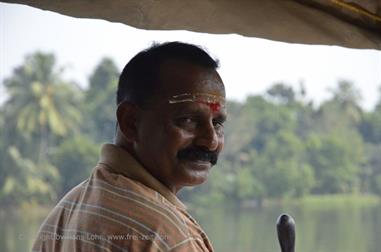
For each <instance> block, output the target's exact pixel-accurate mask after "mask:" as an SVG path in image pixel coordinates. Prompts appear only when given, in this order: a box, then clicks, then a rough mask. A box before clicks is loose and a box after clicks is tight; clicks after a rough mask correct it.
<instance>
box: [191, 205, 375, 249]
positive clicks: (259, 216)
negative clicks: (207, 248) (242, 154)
mask: <svg viewBox="0 0 381 252" xmlns="http://www.w3.org/2000/svg"><path fill="white" fill-rule="evenodd" d="M283 212H287V213H289V214H290V215H292V216H293V217H294V218H295V220H296V251H302V252H341V251H342V252H344V251H345V252H379V251H381V239H380V237H381V205H378V206H372V207H356V206H347V205H343V206H335V207H330V208H329V209H327V208H325V209H323V208H318V209H316V208H315V209H314V208H308V207H286V208H279V207H269V208H265V209H261V210H259V209H254V210H250V209H245V210H239V209H229V210H228V209H223V208H217V209H210V210H208V211H207V212H206V211H205V212H204V211H202V212H201V211H199V212H198V211H196V212H193V213H192V214H193V215H194V216H195V217H196V218H197V219H198V221H199V223H201V224H202V226H203V228H204V229H205V230H206V232H207V234H208V236H209V238H210V239H211V240H212V242H213V244H214V247H215V250H216V251H219V252H228V251H229V252H231V251H240V252H246V251H247V252H253V251H256V252H275V251H280V249H279V246H278V241H277V236H276V229H275V222H276V219H277V217H278V216H279V215H280V214H281V213H283ZM210 213H213V214H210Z"/></svg>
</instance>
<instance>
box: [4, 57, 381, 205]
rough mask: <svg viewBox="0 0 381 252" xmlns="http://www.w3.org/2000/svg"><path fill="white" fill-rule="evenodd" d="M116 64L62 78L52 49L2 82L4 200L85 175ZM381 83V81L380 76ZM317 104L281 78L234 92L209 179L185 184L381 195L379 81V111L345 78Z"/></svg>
mask: <svg viewBox="0 0 381 252" xmlns="http://www.w3.org/2000/svg"><path fill="white" fill-rule="evenodd" d="M118 73H119V70H118V69H117V67H116V66H115V64H114V63H113V61H112V60H111V59H103V60H102V61H101V62H100V63H99V64H98V65H97V66H96V68H95V70H94V72H93V74H92V75H91V76H90V78H89V85H88V88H87V89H85V90H82V89H80V88H79V87H78V86H76V85H75V83H70V82H67V81H64V80H63V79H62V70H59V69H58V68H57V66H56V61H55V57H54V55H52V54H45V53H41V52H37V53H34V54H32V55H29V56H27V57H26V58H25V62H24V63H23V65H21V66H19V67H17V68H16V69H15V70H14V72H13V74H12V76H10V77H9V78H8V79H6V80H5V81H4V83H3V85H4V87H5V90H6V93H7V99H6V101H5V102H4V103H3V104H2V105H1V108H0V136H1V139H2V140H1V142H0V159H1V166H0V205H1V207H6V206H7V207H12V206H17V205H20V204H23V203H38V204H49V203H52V202H54V201H55V200H57V199H58V198H59V197H61V196H62V195H63V194H64V193H65V192H67V191H68V190H70V188H72V187H73V186H75V185H76V184H78V183H79V182H80V181H82V180H83V179H85V178H86V177H87V176H88V175H89V174H90V172H91V169H92V168H93V166H94V165H95V164H96V162H97V160H98V151H99V147H100V144H101V143H103V142H110V141H112V138H113V135H114V130H115V116H114V114H115V112H114V111H115V107H116V105H115V90H116V85H117V79H118ZM375 84H378V83H375ZM330 92H331V98H330V99H329V100H327V101H325V102H324V103H322V104H321V105H319V106H314V105H313V103H312V102H311V101H309V100H307V98H306V90H305V88H304V87H303V85H301V88H300V90H298V91H295V90H294V89H293V88H291V87H289V86H287V85H285V84H283V83H277V84H275V85H273V86H272V87H271V88H270V89H269V90H268V91H267V92H266V94H264V95H261V96H259V95H258V96H250V97H248V98H247V99H246V101H245V102H242V103H238V102H233V101H230V102H228V114H229V116H228V122H227V123H226V126H225V135H226V139H225V142H226V145H225V150H224V152H223V154H222V156H221V157H220V160H219V163H218V165H217V166H216V167H215V168H214V169H213V172H212V173H211V176H210V179H209V182H208V183H206V184H204V185H202V186H200V187H195V188H187V189H185V190H183V191H182V193H181V197H182V198H183V199H185V200H186V201H190V202H193V203H194V204H203V203H210V202H211V201H223V200H227V199H229V200H231V201H234V202H236V203H244V202H254V203H256V204H257V203H261V202H262V200H264V199H267V198H276V199H280V198H284V197H301V196H304V195H309V194H336V193H347V194H353V193H358V194H360V193H363V194H376V195H380V196H381V89H380V97H379V101H378V104H377V105H376V106H375V108H374V109H373V110H372V111H364V110H363V109H362V108H361V107H360V106H359V99H360V94H359V91H358V90H356V88H355V86H354V84H353V83H351V82H349V81H340V82H339V83H338V84H337V86H336V87H335V88H334V89H333V90H331V91H330Z"/></svg>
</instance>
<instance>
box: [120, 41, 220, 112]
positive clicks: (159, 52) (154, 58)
mask: <svg viewBox="0 0 381 252" xmlns="http://www.w3.org/2000/svg"><path fill="white" fill-rule="evenodd" d="M169 59H173V60H182V61H185V62H189V63H192V64H195V65H198V66H202V67H205V68H210V69H212V70H216V69H217V68H218V66H219V62H218V60H214V59H213V58H212V57H211V56H210V55H209V54H208V53H207V52H205V50H203V49H201V48H200V47H198V46H196V45H192V44H187V43H182V42H166V43H163V44H153V45H152V46H151V47H149V48H147V49H145V50H143V51H141V52H139V53H138V54H137V55H135V56H134V57H133V58H132V59H131V60H130V61H129V62H128V63H127V65H126V66H125V67H124V69H123V71H122V73H121V75H120V78H119V83H118V90H117V93H116V103H117V105H119V104H120V103H122V102H124V101H128V102H131V103H133V104H136V105H143V104H144V103H145V101H147V100H149V99H150V98H152V96H153V95H154V94H155V92H157V91H158V88H159V87H158V85H159V84H158V83H157V82H158V81H157V80H158V79H159V78H158V75H159V72H158V70H159V68H160V64H162V63H163V62H164V61H165V60H169Z"/></svg>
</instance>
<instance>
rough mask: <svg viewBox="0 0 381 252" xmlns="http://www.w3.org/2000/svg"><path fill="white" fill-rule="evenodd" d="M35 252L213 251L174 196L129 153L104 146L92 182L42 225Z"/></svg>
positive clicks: (63, 201)
mask: <svg viewBox="0 0 381 252" xmlns="http://www.w3.org/2000/svg"><path fill="white" fill-rule="evenodd" d="M33 251H54V252H57V251H126V252H127V251H131V252H141V251H181V252H187V251H213V248H212V245H211V243H210V241H209V239H208V237H207V236H206V234H205V232H204V231H203V230H202V229H201V227H200V226H199V224H198V223H197V222H196V221H195V220H194V219H193V218H192V217H191V216H190V215H189V214H188V213H187V211H186V209H185V206H184V205H183V204H182V203H181V202H180V200H179V199H178V198H177V197H176V195H175V194H174V193H172V192H171V191H170V190H169V189H168V188H167V187H165V186H164V185H163V184H161V183H160V182H159V181H158V180H157V179H155V178H154V177H153V176H152V175H151V174H150V173H148V172H147V171H146V170H145V169H144V168H143V167H142V166H141V165H140V164H139V163H138V162H137V161H136V160H135V159H134V158H133V157H132V156H131V155H130V154H129V153H128V152H127V151H125V150H123V149H121V148H119V147H117V146H115V145H112V144H105V145H103V146H102V151H101V158H100V161H99V163H98V164H97V166H96V167H95V168H94V170H93V172H92V174H91V176H90V178H88V179H87V180H85V181H83V182H82V183H81V184H79V185H78V186H76V187H75V188H73V189H72V190H71V191H70V192H69V193H68V194H66V195H65V196H64V197H63V198H62V199H61V201H60V202H59V203H58V204H57V205H56V206H55V207H54V209H53V210H52V212H51V213H50V214H49V215H48V217H47V218H46V219H45V221H44V223H43V224H42V226H41V227H40V230H39V233H38V235H37V239H36V241H35V243H34V246H33Z"/></svg>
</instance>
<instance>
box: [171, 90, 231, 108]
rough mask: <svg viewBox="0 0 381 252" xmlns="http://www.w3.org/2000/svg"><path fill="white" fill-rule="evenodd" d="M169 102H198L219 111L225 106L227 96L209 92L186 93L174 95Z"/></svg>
mask: <svg viewBox="0 0 381 252" xmlns="http://www.w3.org/2000/svg"><path fill="white" fill-rule="evenodd" d="M168 102H169V104H175V103H183V102H197V103H201V104H205V105H207V106H208V107H209V108H210V110H212V111H213V112H218V111H220V110H221V108H223V107H225V98H224V97H223V96H218V95H211V94H207V93H194V94H190V93H185V94H179V95H174V96H172V97H171V99H169V101H168Z"/></svg>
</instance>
